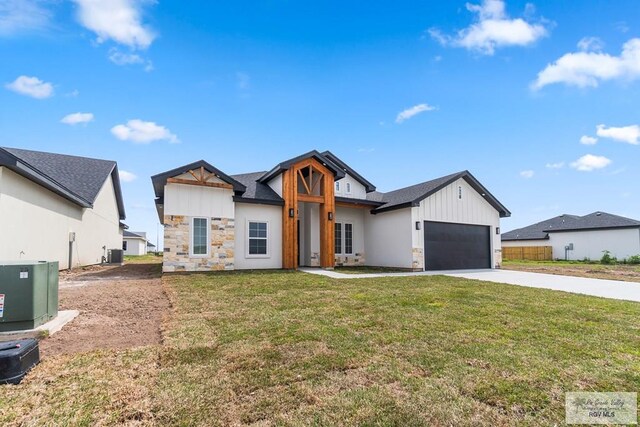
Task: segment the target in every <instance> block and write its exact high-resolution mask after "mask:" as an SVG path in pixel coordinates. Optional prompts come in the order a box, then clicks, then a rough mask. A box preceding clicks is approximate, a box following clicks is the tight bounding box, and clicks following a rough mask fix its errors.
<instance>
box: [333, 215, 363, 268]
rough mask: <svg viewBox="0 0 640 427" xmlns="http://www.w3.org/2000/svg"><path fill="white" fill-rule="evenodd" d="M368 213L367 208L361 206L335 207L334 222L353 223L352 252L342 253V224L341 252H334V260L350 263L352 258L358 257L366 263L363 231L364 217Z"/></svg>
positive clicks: (360, 261)
mask: <svg viewBox="0 0 640 427" xmlns="http://www.w3.org/2000/svg"><path fill="white" fill-rule="evenodd" d="M365 215H370V216H372V215H371V214H370V213H369V210H367V209H362V208H345V207H342V206H338V207H336V215H335V222H336V223H342V224H347V223H348V224H353V252H352V253H351V254H346V253H344V225H343V226H342V241H343V244H342V253H341V254H338V253H336V254H335V257H336V260H337V261H338V262H341V263H345V264H351V262H352V261H354V259H358V260H359V263H361V264H364V263H366V252H365V246H364V242H365V231H364V217H365Z"/></svg>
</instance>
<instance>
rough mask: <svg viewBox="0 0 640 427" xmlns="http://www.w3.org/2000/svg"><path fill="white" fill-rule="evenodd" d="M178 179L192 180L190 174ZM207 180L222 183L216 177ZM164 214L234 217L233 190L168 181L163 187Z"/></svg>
mask: <svg viewBox="0 0 640 427" xmlns="http://www.w3.org/2000/svg"><path fill="white" fill-rule="evenodd" d="M177 178H180V179H190V180H194V179H193V177H192V176H191V175H190V174H183V175H180V176H179V177H177ZM209 182H215V183H223V182H224V181H222V180H220V179H218V178H212V179H210V180H209ZM164 199H165V201H164V214H165V215H183V216H188V217H207V218H234V203H233V190H231V189H227V188H216V187H207V186H204V185H190V184H176V183H168V184H167V185H165V188H164Z"/></svg>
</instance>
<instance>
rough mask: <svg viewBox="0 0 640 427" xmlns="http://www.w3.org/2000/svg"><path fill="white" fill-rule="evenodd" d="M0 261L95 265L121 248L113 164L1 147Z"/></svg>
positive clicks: (120, 215) (121, 211)
mask: <svg viewBox="0 0 640 427" xmlns="http://www.w3.org/2000/svg"><path fill="white" fill-rule="evenodd" d="M0 218H1V219H2V221H0V239H1V244H0V260H2V261H18V260H47V261H58V262H59V267H60V269H65V268H69V267H77V266H81V265H89V264H97V263H100V262H101V261H102V257H103V256H106V255H107V250H108V249H120V248H121V247H122V233H123V229H124V227H125V226H124V224H122V223H121V222H120V221H122V220H124V219H125V212H124V204H123V201H122V191H121V189H120V179H119V176H118V166H117V164H116V162H113V161H109V160H99V159H90V158H86V157H76V156H68V155H63V154H53V153H45V152H39V151H30V150H22V149H16V148H0Z"/></svg>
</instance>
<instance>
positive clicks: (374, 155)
mask: <svg viewBox="0 0 640 427" xmlns="http://www.w3.org/2000/svg"><path fill="white" fill-rule="evenodd" d="M106 3H109V4H108V5H105V4H106ZM638 22H640V8H639V7H638V5H637V2H636V1H623V0H621V1H615V2H611V1H582V2H580V3H579V7H577V3H575V2H558V1H536V2H533V3H526V2H523V1H507V2H502V1H497V0H490V1H480V0H478V1H476V2H474V1H471V2H469V3H466V2H465V1H446V2H442V1H423V2H411V1H406V2H331V1H323V2H293V1H278V0H268V1H267V0H265V1H251V2H249V1H234V2H210V1H189V2H184V1H168V0H160V1H157V2H154V1H150V0H144V1H138V0H112V1H110V2H101V1H99V0H74V1H65V0H0V58H2V59H1V63H2V66H1V67H0V84H1V86H0V135H1V137H2V142H1V145H3V146H9V147H19V148H26V149H34V150H44V151H53V152H60V153H67V154H75V155H81V156H90V157H98V158H106V159H113V160H116V161H117V162H118V164H119V167H120V169H121V170H124V171H126V172H128V173H129V174H128V175H127V177H128V180H127V182H123V184H122V186H123V191H124V196H125V203H126V209H127V220H126V222H127V223H128V224H129V225H130V229H132V230H140V231H147V232H149V233H150V235H151V236H152V239H155V232H156V229H157V222H158V221H157V216H156V213H155V209H154V205H153V191H152V187H151V183H150V180H149V177H150V176H151V175H153V174H155V173H158V172H162V171H165V170H167V169H171V168H173V167H176V166H178V165H181V164H185V163H189V162H192V161H195V160H199V159H205V160H207V161H209V162H210V163H212V164H214V165H215V166H217V167H219V168H220V169H222V170H223V171H225V172H227V173H229V174H234V173H243V172H251V171H257V170H266V169H269V168H271V167H272V166H273V165H274V164H276V163H278V162H279V161H281V160H284V159H287V158H289V157H293V156H295V155H297V154H300V153H302V152H305V151H308V150H311V149H318V150H324V149H329V150H331V151H333V152H334V153H335V154H337V155H338V156H340V157H341V158H343V160H345V161H346V162H347V163H349V164H350V165H352V166H353V167H354V168H355V169H356V170H358V171H359V172H360V173H361V174H363V175H364V176H365V177H367V178H368V179H369V180H370V181H372V182H373V183H374V184H375V185H377V187H378V189H379V190H381V191H388V190H392V189H395V188H398V187H402V186H406V185H410V184H414V183H417V182H421V181H425V180H428V179H431V178H435V177H438V176H441V175H445V174H448V173H452V172H455V171H459V170H464V169H468V170H470V171H471V172H472V173H473V174H474V175H475V176H476V177H477V178H479V179H480V181H481V182H483V183H484V184H485V186H486V187H487V188H488V189H489V190H490V191H491V192H492V193H493V194H494V195H495V196H497V197H498V198H499V199H500V200H501V201H502V202H503V203H504V204H505V205H506V206H507V207H508V208H509V209H510V210H511V211H512V214H513V216H512V218H509V219H506V220H504V222H503V230H505V231H506V230H509V229H513V228H517V227H520V226H524V225H528V224H530V223H532V222H534V221H538V220H543V219H546V218H549V217H551V216H554V215H557V214H560V213H573V214H587V213H590V212H593V211H596V210H603V211H608V212H611V213H616V214H620V215H625V216H630V217H632V218H636V219H638V218H640V202H639V200H640V199H639V198H638V195H639V194H638V193H639V191H638V182H639V181H640V170H639V168H638V161H639V159H640V156H639V153H640V151H639V150H640V146H639V145H638V143H639V142H640V128H639V127H638V124H639V123H640V115H639V113H640V81H639V80H640V39H637V38H640V28H639V25H640V24H638ZM78 113H80V114H78ZM581 140H582V142H581Z"/></svg>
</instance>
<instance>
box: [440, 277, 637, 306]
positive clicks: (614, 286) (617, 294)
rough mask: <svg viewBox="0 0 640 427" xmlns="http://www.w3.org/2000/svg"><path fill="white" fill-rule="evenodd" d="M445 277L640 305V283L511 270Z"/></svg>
mask: <svg viewBox="0 0 640 427" xmlns="http://www.w3.org/2000/svg"><path fill="white" fill-rule="evenodd" d="M442 273H444V274H446V275H447V276H453V277H462V278H465V279H476V280H485V281H488V282H498V283H508V284H510V285H518V286H528V287H530V288H543V289H552V290H554V291H564V292H573V293H575V294H585V295H592V296H596V297H603V298H613V299H620V300H627V301H636V302H640V283H634V282H623V281H620V280H603V279H590V278H586V277H574V276H559V275H556V274H541V273H530V272H526V271H511V270H481V271H454V272H442Z"/></svg>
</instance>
